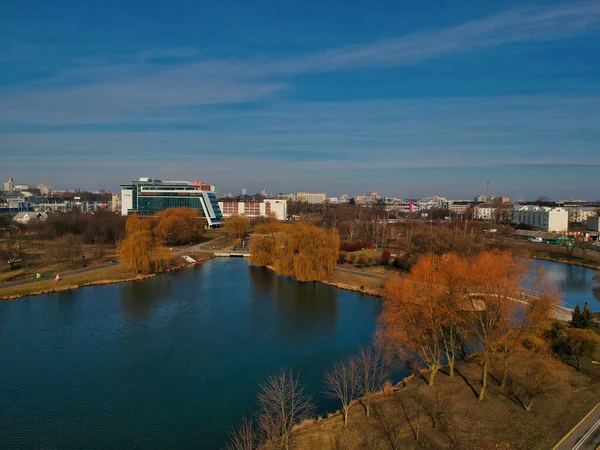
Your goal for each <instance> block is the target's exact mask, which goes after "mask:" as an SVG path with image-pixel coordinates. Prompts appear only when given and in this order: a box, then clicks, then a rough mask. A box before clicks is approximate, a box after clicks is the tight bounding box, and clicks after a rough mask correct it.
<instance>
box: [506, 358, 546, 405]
mask: <svg viewBox="0 0 600 450" xmlns="http://www.w3.org/2000/svg"><path fill="white" fill-rule="evenodd" d="M555 389H556V386H555V384H554V376H553V374H552V373H551V372H549V369H548V368H547V367H546V368H545V369H542V368H539V367H538V368H533V367H527V368H526V369H525V372H524V374H523V375H522V376H520V377H515V378H513V379H512V380H511V383H510V395H511V396H512V398H513V399H514V400H515V401H516V402H517V403H518V404H519V405H521V406H522V407H523V408H524V409H525V411H527V412H529V411H531V407H532V406H533V403H534V402H535V401H536V400H537V399H539V398H540V397H542V396H544V395H546V394H548V393H550V392H552V391H554V390H555Z"/></svg>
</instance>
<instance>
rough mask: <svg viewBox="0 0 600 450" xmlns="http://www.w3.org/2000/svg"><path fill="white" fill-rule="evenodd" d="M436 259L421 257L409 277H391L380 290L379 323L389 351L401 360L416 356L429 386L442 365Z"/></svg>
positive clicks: (439, 300) (439, 294)
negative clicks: (426, 376)
mask: <svg viewBox="0 0 600 450" xmlns="http://www.w3.org/2000/svg"><path fill="white" fill-rule="evenodd" d="M438 260H439V258H437V257H434V256H429V257H423V258H421V259H420V260H419V262H418V263H417V265H416V266H415V267H414V269H413V272H412V273H411V276H410V277H409V278H401V277H400V276H397V275H396V276H393V277H391V278H390V279H389V280H388V281H387V282H386V284H385V287H384V291H383V298H384V302H383V312H382V314H381V319H380V323H381V325H382V331H383V335H382V336H383V339H384V342H386V344H387V347H388V349H391V350H392V351H393V352H394V353H396V354H398V355H400V356H401V357H414V356H416V357H417V358H418V359H419V360H420V361H422V362H423V363H424V364H425V366H426V367H427V370H428V371H429V379H428V383H429V385H433V382H434V379H435V375H436V374H437V372H438V370H439V369H440V367H441V366H442V355H443V338H442V333H443V328H444V317H443V310H442V309H441V308H440V305H441V299H442V297H443V296H444V294H445V290H444V287H443V285H441V284H440V283H439V277H438V275H439V272H438V268H437V263H438Z"/></svg>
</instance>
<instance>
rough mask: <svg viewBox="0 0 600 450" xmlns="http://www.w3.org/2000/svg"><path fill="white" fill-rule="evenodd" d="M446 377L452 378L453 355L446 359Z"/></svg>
mask: <svg viewBox="0 0 600 450" xmlns="http://www.w3.org/2000/svg"><path fill="white" fill-rule="evenodd" d="M448 376H449V377H450V378H452V377H453V376H454V355H453V356H452V357H451V358H448Z"/></svg>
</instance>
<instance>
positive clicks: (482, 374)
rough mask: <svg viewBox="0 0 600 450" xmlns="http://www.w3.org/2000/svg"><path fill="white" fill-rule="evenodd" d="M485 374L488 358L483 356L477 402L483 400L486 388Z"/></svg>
mask: <svg viewBox="0 0 600 450" xmlns="http://www.w3.org/2000/svg"><path fill="white" fill-rule="evenodd" d="M487 373H488V356H487V355H486V356H485V359H484V361H483V369H482V373H481V390H480V391H479V400H483V399H484V398H485V388H486V387H487Z"/></svg>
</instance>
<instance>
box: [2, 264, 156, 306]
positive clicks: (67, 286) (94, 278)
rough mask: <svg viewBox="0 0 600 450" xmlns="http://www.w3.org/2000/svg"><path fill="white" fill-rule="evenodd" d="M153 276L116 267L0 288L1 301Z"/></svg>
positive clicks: (119, 266) (120, 266)
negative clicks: (59, 278) (55, 279)
mask: <svg viewBox="0 0 600 450" xmlns="http://www.w3.org/2000/svg"><path fill="white" fill-rule="evenodd" d="M152 276H154V274H137V273H133V272H129V271H127V270H125V269H124V267H123V266H122V265H115V266H111V267H106V268H103V269H97V270H91V271H89V272H84V273H80V274H75V275H69V276H66V277H65V278H63V279H61V280H59V281H54V279H53V278H47V279H41V280H39V281H35V282H33V283H27V284H23V285H20V286H12V287H6V288H2V287H0V299H2V300H10V299H15V298H19V297H24V296H29V295H39V294H47V293H50V292H61V291H67V290H71V289H77V288H79V287H82V286H92V285H99V284H109V283H119V282H123V281H131V280H141V279H144V278H148V277H152Z"/></svg>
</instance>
